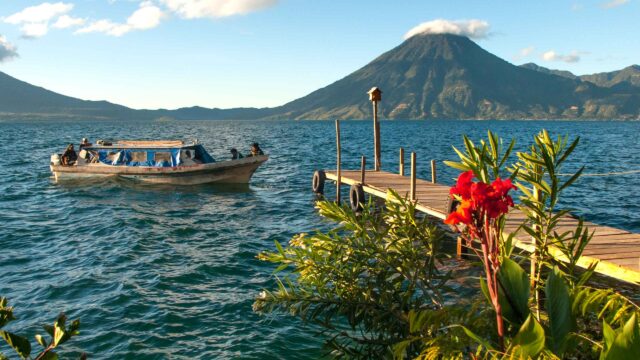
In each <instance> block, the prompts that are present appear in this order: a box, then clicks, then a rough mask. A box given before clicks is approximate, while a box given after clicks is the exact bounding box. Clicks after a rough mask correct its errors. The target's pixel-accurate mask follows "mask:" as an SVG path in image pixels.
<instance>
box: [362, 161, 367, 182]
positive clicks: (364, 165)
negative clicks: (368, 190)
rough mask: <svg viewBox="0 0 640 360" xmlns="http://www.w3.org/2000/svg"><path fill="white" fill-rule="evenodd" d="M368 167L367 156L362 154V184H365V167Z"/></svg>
mask: <svg viewBox="0 0 640 360" xmlns="http://www.w3.org/2000/svg"><path fill="white" fill-rule="evenodd" d="M366 167H367V158H366V157H364V155H362V159H361V160H360V184H362V185H364V174H365V168H366Z"/></svg>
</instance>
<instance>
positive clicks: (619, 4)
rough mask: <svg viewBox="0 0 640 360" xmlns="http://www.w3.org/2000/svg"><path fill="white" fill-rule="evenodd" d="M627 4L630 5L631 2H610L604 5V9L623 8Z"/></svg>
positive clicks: (621, 0) (627, 0)
mask: <svg viewBox="0 0 640 360" xmlns="http://www.w3.org/2000/svg"><path fill="white" fill-rule="evenodd" d="M627 3H629V0H610V1H607V2H605V3H602V7H603V8H605V9H611V8H615V7H618V6H622V5H624V4H627Z"/></svg>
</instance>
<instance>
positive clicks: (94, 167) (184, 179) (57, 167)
mask: <svg viewBox="0 0 640 360" xmlns="http://www.w3.org/2000/svg"><path fill="white" fill-rule="evenodd" d="M83 142H84V140H83ZM268 158H269V157H268V156H267V155H256V156H248V157H245V158H241V159H236V160H228V161H215V160H214V159H213V157H212V156H211V155H209V153H208V152H207V151H206V150H205V149H204V147H203V146H202V145H200V144H198V143H197V142H192V143H185V142H183V141H180V140H175V141H174V140H171V141H116V142H113V143H110V142H104V141H98V142H97V144H95V145H94V144H88V143H86V142H84V144H81V145H80V151H79V152H78V153H77V160H75V161H72V162H69V164H64V163H65V162H66V161H65V157H64V154H53V155H52V156H51V164H50V167H51V172H52V173H53V175H54V177H55V179H56V180H67V179H79V178H92V177H108V176H118V177H123V178H128V179H135V180H138V181H141V182H147V183H156V184H175V185H197V184H206V183H227V184H246V183H248V182H249V180H250V179H251V176H252V175H253V173H254V172H255V171H256V170H257V169H258V167H259V166H260V165H262V163H264V162H265V161H267V159H268Z"/></svg>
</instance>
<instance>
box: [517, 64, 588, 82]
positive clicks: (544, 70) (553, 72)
mask: <svg viewBox="0 0 640 360" xmlns="http://www.w3.org/2000/svg"><path fill="white" fill-rule="evenodd" d="M520 67H522V68H525V69H529V70H535V71H538V72H541V73H545V74H551V75H558V76H562V77H566V78H568V79H575V78H577V76H576V75H574V74H573V73H572V72H571V71H566V70H554V69H549V68H546V67H544V66H540V65H538V64H534V63H526V64H522V65H520Z"/></svg>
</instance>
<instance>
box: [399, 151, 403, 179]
mask: <svg viewBox="0 0 640 360" xmlns="http://www.w3.org/2000/svg"><path fill="white" fill-rule="evenodd" d="M398 169H399V173H400V176H404V149H403V148H400V164H399V165H398Z"/></svg>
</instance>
